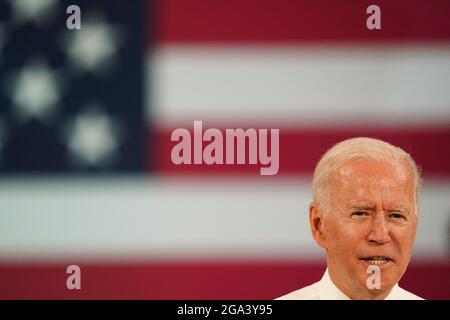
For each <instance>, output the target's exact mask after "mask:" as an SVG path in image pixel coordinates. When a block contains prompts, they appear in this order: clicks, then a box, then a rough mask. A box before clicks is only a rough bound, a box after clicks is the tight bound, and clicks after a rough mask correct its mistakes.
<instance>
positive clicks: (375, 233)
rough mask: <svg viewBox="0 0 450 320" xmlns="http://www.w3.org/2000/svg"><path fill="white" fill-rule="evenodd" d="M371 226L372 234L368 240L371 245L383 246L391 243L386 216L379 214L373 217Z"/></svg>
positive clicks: (370, 233)
mask: <svg viewBox="0 0 450 320" xmlns="http://www.w3.org/2000/svg"><path fill="white" fill-rule="evenodd" d="M372 217H373V218H372V221H371V225H370V232H369V236H368V240H369V242H370V243H371V244H376V245H381V244H385V243H387V242H389V241H390V240H391V237H390V235H389V226H388V223H387V222H386V218H385V215H384V214H382V213H377V214H374V215H373V216H372Z"/></svg>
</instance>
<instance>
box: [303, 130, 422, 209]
mask: <svg viewBox="0 0 450 320" xmlns="http://www.w3.org/2000/svg"><path fill="white" fill-rule="evenodd" d="M358 158H359V159H361V158H363V159H373V160H388V161H394V162H396V163H402V162H403V161H404V160H406V161H407V163H409V165H410V166H411V169H412V171H413V178H414V190H415V194H414V196H415V202H416V214H417V212H418V210H419V209H418V199H419V192H420V187H421V183H422V178H421V175H420V168H419V167H418V166H417V164H416V163H415V161H414V160H413V158H412V157H411V156H410V155H409V153H407V152H406V151H404V150H403V149H401V148H399V147H396V146H394V145H392V144H389V143H387V142H385V141H382V140H378V139H373V138H367V137H358V138H351V139H347V140H344V141H341V142H339V143H337V144H335V145H334V146H333V147H332V148H330V149H329V150H328V151H327V152H325V154H324V155H323V156H322V158H321V159H320V161H319V162H318V163H317V165H316V168H315V170H314V176H313V183H312V185H313V198H314V202H315V204H316V205H317V207H318V209H319V210H321V211H324V210H328V209H330V207H329V206H330V192H329V188H328V185H329V178H330V176H331V174H332V173H333V172H335V171H336V170H337V169H339V168H340V167H342V166H343V165H345V164H347V163H349V162H350V161H352V160H354V159H358Z"/></svg>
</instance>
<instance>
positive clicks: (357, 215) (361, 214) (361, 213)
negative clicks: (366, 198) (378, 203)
mask: <svg viewBox="0 0 450 320" xmlns="http://www.w3.org/2000/svg"><path fill="white" fill-rule="evenodd" d="M367 215H368V213H367V212H366V211H355V212H353V213H352V216H356V217H364V216H367Z"/></svg>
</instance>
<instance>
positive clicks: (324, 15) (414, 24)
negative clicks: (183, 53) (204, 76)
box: [148, 0, 450, 43]
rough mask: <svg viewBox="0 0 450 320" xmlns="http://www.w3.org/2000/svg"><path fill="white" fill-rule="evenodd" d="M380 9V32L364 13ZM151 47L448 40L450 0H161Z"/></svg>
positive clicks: (153, 12)
mask: <svg viewBox="0 0 450 320" xmlns="http://www.w3.org/2000/svg"><path fill="white" fill-rule="evenodd" d="M372 4H377V5H379V6H380V8H381V27H382V28H381V30H375V31H373V30H368V29H367V28H366V19H367V17H368V16H369V15H368V14H367V13H366V9H367V7H368V6H369V5H372ZM149 10H150V16H154V17H156V19H157V20H156V22H155V21H153V20H152V19H149V21H151V23H150V24H149V27H150V30H151V32H149V35H150V36H149V39H148V41H149V43H153V42H154V40H155V39H156V41H157V42H164V43H195V42H218V43H220V42H226V43H228V42H236V43H247V42H256V43H277V42H284V43H286V42H294V43H295V42H302V41H307V42H310V41H312V42H314V41H340V42H342V41H369V42H372V41H373V42H379V41H387V42H401V41H448V40H450V19H449V17H450V1H448V0H396V1H392V0H378V1H375V2H374V1H369V0H363V1H362V0H346V1H336V0H317V1H310V0H226V1H216V0H213V1H212V0H160V1H157V2H156V4H155V5H153V6H149Z"/></svg>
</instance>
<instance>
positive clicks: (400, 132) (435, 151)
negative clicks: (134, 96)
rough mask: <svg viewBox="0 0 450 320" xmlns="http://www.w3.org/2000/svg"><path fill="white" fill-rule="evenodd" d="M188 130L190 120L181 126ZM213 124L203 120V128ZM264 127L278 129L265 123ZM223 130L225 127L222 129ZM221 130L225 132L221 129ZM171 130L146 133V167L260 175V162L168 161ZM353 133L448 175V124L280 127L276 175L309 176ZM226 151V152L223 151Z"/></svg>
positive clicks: (432, 172)
mask: <svg viewBox="0 0 450 320" xmlns="http://www.w3.org/2000/svg"><path fill="white" fill-rule="evenodd" d="M179 127H185V128H187V129H189V130H190V131H191V135H193V134H192V127H193V122H192V123H190V124H185V125H180V126H179ZM211 127H212V126H211V125H210V124H208V123H206V122H204V123H203V131H205V130H206V129H207V128H211ZM220 127H221V128H244V129H246V128H252V127H253V128H256V127H254V126H251V125H249V126H239V125H238V126H236V124H234V125H230V126H223V125H222V126H219V127H218V128H220ZM265 128H280V127H279V126H278V127H277V126H270V125H269V126H266V127H265ZM222 130H224V129H222ZM222 132H224V131H222ZM171 133H172V129H168V128H166V129H159V130H156V132H149V135H150V137H149V139H148V140H149V141H150V142H149V143H150V146H149V150H151V152H152V156H149V157H148V158H149V159H151V160H150V161H154V162H153V163H151V162H149V164H148V165H149V167H150V168H154V169H156V171H157V172H159V173H162V174H166V175H215V174H221V175H222V174H226V175H233V174H236V175H241V174H248V175H259V170H260V167H261V165H260V164H256V165H247V164H244V165H237V164H235V165H216V164H214V165H206V164H197V165H183V164H182V165H175V164H173V163H172V161H171V150H172V148H173V146H174V145H175V144H176V143H177V142H172V141H171V140H170V136H171ZM356 136H368V137H373V138H379V139H382V140H385V141H388V142H390V143H392V144H394V145H397V146H399V147H401V148H403V149H404V150H406V151H407V152H409V153H410V154H411V155H412V157H413V158H414V159H415V161H416V162H417V163H418V164H419V166H421V168H422V171H423V175H424V176H425V177H443V178H449V177H450V148H449V146H450V125H446V126H440V127H422V128H421V127H414V128H402V129H396V128H392V127H391V128H382V127H378V128H376V129H374V128H358V129H356V128H350V127H349V128H329V127H327V128H317V129H301V128H298V129H292V128H285V129H283V128H280V169H279V173H278V175H281V176H286V175H303V174H306V175H310V174H312V172H313V170H314V166H315V164H316V163H317V161H318V160H319V159H320V157H321V155H322V154H323V153H324V152H325V151H326V150H327V149H328V148H330V147H331V146H332V145H333V144H335V143H337V142H339V141H341V140H344V139H347V138H351V137H356ZM224 154H225V152H224Z"/></svg>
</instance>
